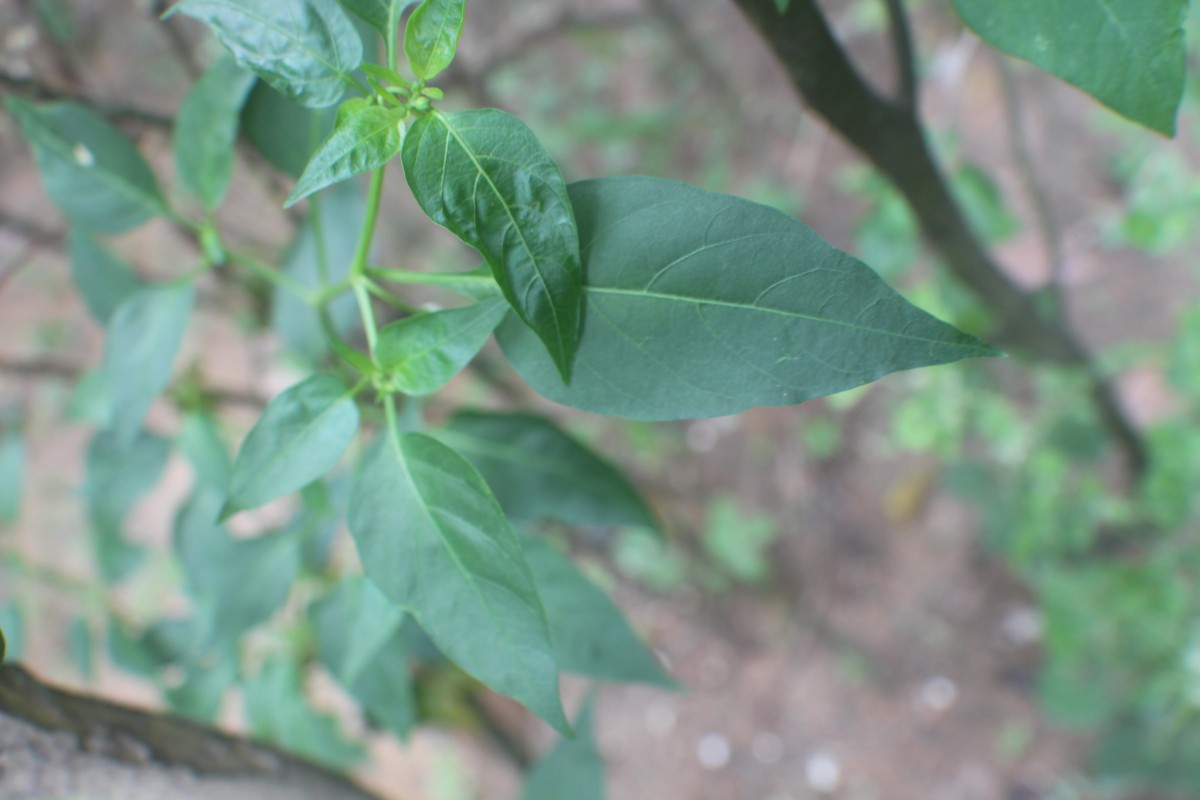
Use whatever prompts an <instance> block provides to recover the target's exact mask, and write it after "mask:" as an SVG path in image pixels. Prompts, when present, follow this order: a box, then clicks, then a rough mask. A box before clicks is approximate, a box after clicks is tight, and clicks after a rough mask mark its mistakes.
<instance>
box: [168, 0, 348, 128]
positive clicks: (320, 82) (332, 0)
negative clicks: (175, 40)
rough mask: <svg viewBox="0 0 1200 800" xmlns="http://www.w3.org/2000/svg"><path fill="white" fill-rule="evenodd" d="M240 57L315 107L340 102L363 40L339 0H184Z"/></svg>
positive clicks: (181, 8) (243, 63)
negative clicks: (245, 0)
mask: <svg viewBox="0 0 1200 800" xmlns="http://www.w3.org/2000/svg"><path fill="white" fill-rule="evenodd" d="M177 11H180V12H183V13H184V14H187V15H188V16H190V17H195V18H196V19H198V20H200V21H202V22H204V23H206V24H207V25H208V26H209V28H211V29H212V31H213V33H214V34H216V37H217V39H218V40H219V41H220V42H221V44H223V45H225V46H226V47H227V48H229V51H230V52H231V53H233V57H234V58H236V59H237V63H238V64H240V65H241V66H242V67H244V68H245V69H248V70H250V71H252V72H254V73H256V74H257V75H259V76H260V77H261V78H262V79H263V80H265V81H266V82H267V83H269V84H271V85H272V86H274V87H275V88H276V89H278V90H279V91H280V92H281V93H282V94H283V95H284V96H285V97H288V98H289V99H292V100H296V101H298V102H300V103H303V104H304V105H306V106H311V107H313V108H321V107H323V106H329V105H333V104H334V103H336V102H337V101H338V100H340V99H341V97H342V94H343V92H344V91H345V89H346V83H347V81H348V80H349V78H350V75H351V73H353V72H354V70H355V69H357V68H358V65H359V64H360V63H361V62H362V40H361V39H360V38H359V35H358V31H356V30H355V29H354V25H353V23H351V22H350V18H349V17H347V16H346V13H345V12H344V11H342V8H341V6H339V5H338V4H337V2H336V0H256V1H255V2H253V3H250V2H237V0H182V2H180V3H178V4H176V5H175V6H173V7H172V8H171V10H170V12H168V13H170V14H174V13H175V12H177Z"/></svg>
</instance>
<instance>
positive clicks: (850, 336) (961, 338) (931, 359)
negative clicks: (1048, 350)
mask: <svg viewBox="0 0 1200 800" xmlns="http://www.w3.org/2000/svg"><path fill="white" fill-rule="evenodd" d="M571 199H572V202H573V203H574V205H575V213H576V216H577V218H578V220H579V226H580V244H581V247H582V252H583V253H584V257H585V270H584V271H585V274H586V275H587V285H586V286H585V293H586V296H587V300H586V306H587V310H586V314H585V316H586V320H587V322H586V324H585V325H584V328H583V334H582V337H581V339H580V343H579V354H578V363H577V368H576V371H575V377H574V378H573V380H572V382H571V385H570V386H566V385H564V384H563V382H562V380H561V378H560V377H559V375H558V372H557V370H556V368H555V367H556V365H555V364H553V363H552V362H551V360H550V359H549V358H547V357H546V354H545V351H544V349H543V348H541V347H539V346H538V344H537V342H536V340H534V339H533V337H532V336H531V335H530V334H529V333H528V331H527V330H526V329H525V326H523V325H521V324H519V323H518V322H517V321H516V320H515V319H513V317H512V315H510V317H509V319H507V320H505V321H504V322H503V323H501V324H500V327H499V328H498V329H497V330H496V337H497V341H499V343H500V347H501V349H503V350H504V353H505V355H506V356H507V357H508V359H509V361H510V362H512V364H513V366H515V367H516V368H517V371H518V372H519V373H520V375H521V377H522V378H524V379H525V381H526V382H527V383H529V385H530V386H532V387H533V388H534V389H536V390H537V391H538V392H539V393H541V394H543V395H545V396H546V397H548V398H550V399H551V400H555V401H557V402H559V403H563V404H565V405H569V406H574V407H576V408H582V409H584V410H587V411H594V412H596V413H600V414H611V415H616V416H622V417H629V418H632V419H686V418H690V417H716V416H723V415H726V414H734V413H737V412H739V411H743V410H745V409H747V408H750V407H752V406H775V405H790V404H793V403H800V402H803V401H804V400H808V399H810V398H813V397H820V396H822V395H826V394H832V393H834V392H839V391H842V390H844V389H849V388H852V387H854V386H858V385H860V384H863V383H867V382H870V381H873V380H876V379H877V378H880V377H881V376H883V375H885V374H887V373H889V372H894V371H896V370H902V369H912V368H914V367H921V366H928V365H931V364H942V363H946V362H949V361H956V360H958V359H962V358H974V357H979V356H989V355H995V354H996V353H997V351H996V350H994V349H993V348H991V347H990V346H988V345H987V344H984V343H983V342H981V341H979V340H978V339H975V338H974V337H972V336H969V335H967V334H965V333H962V332H960V331H957V330H955V329H954V328H952V327H950V326H949V325H946V324H945V323H943V322H939V321H938V320H936V319H934V318H933V317H931V316H930V315H929V314H926V313H925V312H924V311H921V310H920V309H918V308H916V307H915V306H913V305H911V304H909V303H908V302H907V301H906V300H905V299H904V298H903V297H901V296H900V295H899V294H897V293H896V292H895V291H894V290H892V289H891V288H890V287H889V286H888V285H887V284H885V283H884V282H883V281H882V280H880V279H879V277H878V276H877V275H875V273H873V272H871V270H869V269H868V268H867V267H866V266H864V265H863V264H862V263H861V262H859V261H857V260H855V259H854V258H852V257H850V256H849V255H847V254H846V253H843V252H841V251H840V250H837V249H835V248H833V247H831V246H830V245H828V244H826V243H825V242H824V241H822V240H821V239H820V238H819V237H817V235H816V234H815V233H813V232H812V231H811V230H810V229H809V228H808V227H807V226H805V225H804V224H803V223H801V222H798V221H797V220H795V219H793V218H791V217H789V216H787V215H785V214H783V213H781V212H779V211H776V210H774V209H772V208H768V207H766V206H761V205H758V204H757V203H751V202H750V201H748V200H741V199H739V198H736V197H729V196H727V195H719V194H712V193H709V192H705V191H703V190H701V189H697V188H695V187H693V186H688V185H686V184H682V183H675V182H673V181H666V180H660V179H656V178H605V179H600V180H591V181H583V182H581V183H576V184H573V185H572V186H571Z"/></svg>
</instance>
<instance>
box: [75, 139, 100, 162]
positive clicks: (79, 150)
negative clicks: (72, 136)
mask: <svg viewBox="0 0 1200 800" xmlns="http://www.w3.org/2000/svg"><path fill="white" fill-rule="evenodd" d="M71 154H72V155H73V156H74V157H75V161H76V163H78V164H79V165H80V166H81V167H90V166H92V165H93V164H95V163H96V157H95V156H94V155H92V151H91V150H88V149H87V147H86V146H84V144H83V143H82V142H76V143H75V147H74V148H72V150H71Z"/></svg>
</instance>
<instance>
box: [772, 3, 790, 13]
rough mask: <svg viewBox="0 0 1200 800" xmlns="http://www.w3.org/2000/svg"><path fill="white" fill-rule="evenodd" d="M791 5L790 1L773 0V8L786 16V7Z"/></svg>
mask: <svg viewBox="0 0 1200 800" xmlns="http://www.w3.org/2000/svg"><path fill="white" fill-rule="evenodd" d="M791 4H792V0H775V8H776V9H778V10H779V13H780V14H786V13H787V10H788V6H790V5H791Z"/></svg>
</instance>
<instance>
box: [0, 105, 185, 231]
mask: <svg viewBox="0 0 1200 800" xmlns="http://www.w3.org/2000/svg"><path fill="white" fill-rule="evenodd" d="M4 102H5V105H6V106H7V107H8V110H9V113H11V114H12V115H13V117H15V118H16V120H17V124H19V125H20V126H21V133H22V134H24V136H25V139H26V140H27V141H28V142H29V144H30V145H31V146H32V147H33V154H34V157H35V158H36V159H37V165H38V171H39V172H40V173H41V176H42V183H43V184H44V185H45V187H46V193H47V194H49V195H50V199H51V200H53V201H54V204H55V205H57V206H58V207H59V209H60V210H61V211H62V212H63V214H65V215H66V216H67V217H68V218H69V219H70V220H71V221H72V222H74V223H76V224H78V225H82V226H83V227H85V228H89V229H91V230H94V231H98V232H100V233H124V232H125V231H127V230H129V229H130V228H135V227H137V226H138V225H141V224H142V223H143V222H145V221H146V220H148V219H150V218H151V217H153V216H156V215H158V214H161V213H163V211H164V210H165V208H166V201H165V200H163V197H162V193H161V192H160V191H159V188H158V182H157V181H156V180H155V178H154V173H153V172H151V171H150V167H149V166H148V165H147V164H146V161H145V159H143V158H142V156H141V154H140V153H139V152H138V151H137V148H136V147H134V146H133V143H132V142H130V141H129V140H128V139H126V138H125V137H124V136H122V135H121V134H119V133H117V131H116V130H114V129H113V128H112V127H111V126H110V125H109V124H108V123H107V122H105V121H104V120H103V119H101V118H100V117H98V116H96V114H95V113H94V112H92V111H91V110H89V109H87V108H85V107H84V106H81V105H79V104H78V103H72V102H65V103H52V104H49V105H43V106H34V105H32V104H30V103H27V102H25V101H24V100H21V99H20V98H18V97H16V96H14V95H9V97H8V98H7V99H6V100H5V101H4Z"/></svg>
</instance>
